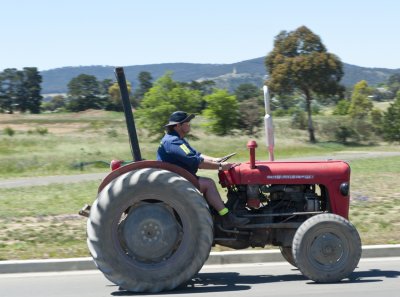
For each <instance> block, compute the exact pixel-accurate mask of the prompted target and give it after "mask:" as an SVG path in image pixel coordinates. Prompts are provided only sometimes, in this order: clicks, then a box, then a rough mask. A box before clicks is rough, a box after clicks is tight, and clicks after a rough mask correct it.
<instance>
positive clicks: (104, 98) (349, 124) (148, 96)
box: [0, 26, 400, 143]
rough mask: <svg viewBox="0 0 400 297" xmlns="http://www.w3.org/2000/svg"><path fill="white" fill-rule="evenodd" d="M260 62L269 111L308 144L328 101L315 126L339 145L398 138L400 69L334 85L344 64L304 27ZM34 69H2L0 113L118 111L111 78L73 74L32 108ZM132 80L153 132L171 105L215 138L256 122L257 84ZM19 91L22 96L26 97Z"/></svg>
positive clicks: (144, 121) (141, 115)
mask: <svg viewBox="0 0 400 297" xmlns="http://www.w3.org/2000/svg"><path fill="white" fill-rule="evenodd" d="M265 66H266V69H267V70H268V74H269V77H268V79H267V80H266V82H265V83H266V84H267V85H268V86H269V88H270V90H271V92H272V98H273V99H272V106H271V108H272V110H273V114H274V116H283V115H285V116H291V117H292V127H293V128H298V129H304V130H307V131H308V134H309V141H310V142H316V141H317V137H316V133H315V130H316V128H315V123H314V120H313V116H314V115H315V114H318V113H319V110H320V107H321V106H334V111H333V115H334V117H332V119H330V121H328V124H326V125H325V126H324V127H318V130H319V133H321V134H327V135H328V136H329V137H331V138H332V137H334V138H335V140H337V141H339V142H342V143H347V142H349V141H353V142H359V141H369V140H371V139H373V138H374V137H379V138H383V139H386V140H389V141H400V123H399V122H400V111H399V105H400V103H399V102H400V93H399V89H400V74H394V75H392V76H391V77H390V78H389V80H388V81H387V82H386V83H385V85H384V86H378V87H376V88H372V87H370V86H368V84H367V82H366V81H361V82H358V83H357V84H356V85H355V86H354V88H353V89H352V90H346V89H345V88H344V87H343V86H342V85H341V84H340V80H341V78H342V77H343V65H342V62H341V61H340V59H339V58H338V57H337V56H336V55H334V54H332V53H329V52H328V51H327V49H326V47H325V46H324V44H323V43H322V41H321V39H320V37H319V36H318V35H315V34H314V33H313V32H312V31H311V30H309V29H308V28H307V27H305V26H302V27H300V28H298V29H296V30H295V31H291V32H286V31H282V32H280V33H279V34H278V35H277V36H276V37H275V40H274V48H273V50H272V51H271V52H270V53H269V54H268V55H267V56H266V58H265ZM33 69H35V68H24V70H23V71H17V70H15V69H14V70H9V69H6V70H5V71H4V72H3V73H1V74H0V78H1V80H0V82H1V84H0V86H1V89H0V100H1V101H0V104H1V105H0V106H1V107H0V108H1V109H0V111H2V112H13V111H14V110H18V111H21V112H25V111H30V112H40V107H41V108H42V109H43V110H49V111H57V110H65V111H72V112H76V111H82V110H86V109H103V110H114V111H122V104H121V98H120V94H119V88H118V85H117V83H116V82H115V81H112V80H110V79H106V80H103V81H98V80H97V78H96V77H95V76H92V75H87V74H81V75H79V76H77V77H74V78H73V79H72V80H71V81H70V82H69V83H68V93H67V94H66V96H61V95H58V96H55V97H53V98H52V100H50V101H48V102H45V103H44V104H42V105H40V103H41V102H40V100H41V99H40V100H38V99H36V101H34V102H35V104H36V106H37V107H36V109H34V108H33V107H32V106H34V105H35V104H31V105H29V104H24V102H25V103H26V102H27V101H29V100H33V99H31V98H34V97H33V95H32V94H28V93H29V92H28V90H33V89H34V88H33V87H32V86H33V85H35V84H36V90H37V89H38V88H39V94H40V86H39V87H38V85H40V81H41V78H40V75H39V74H38V73H37V70H36V75H33ZM34 78H35V79H34ZM13 79H14V87H12V85H13V84H12V83H11V82H13ZM138 81H139V85H138V87H137V88H135V91H133V92H132V87H131V85H130V84H129V83H128V89H129V93H130V95H131V103H132V105H133V107H134V108H135V109H136V112H135V116H136V117H137V119H138V121H139V122H140V123H141V125H142V126H143V127H145V128H146V129H147V130H148V131H149V132H150V134H151V135H154V136H156V135H157V136H158V135H160V134H162V133H163V125H164V123H165V122H166V120H167V117H168V115H169V114H170V113H171V112H173V111H175V110H185V111H188V112H193V113H197V114H202V115H203V116H204V117H205V118H206V119H208V121H207V122H206V125H207V128H208V129H209V131H210V132H212V133H215V134H218V135H227V134H232V133H235V131H237V130H238V129H239V130H240V131H242V132H243V131H244V132H245V133H247V134H254V133H256V132H257V131H258V129H259V128H260V126H261V124H262V115H263V95H262V91H261V86H255V85H253V84H242V85H240V86H238V87H237V88H236V89H235V91H234V92H233V93H229V92H228V91H227V90H224V89H217V88H216V87H215V83H214V82H213V81H209V80H206V81H201V82H198V81H192V82H179V81H175V80H174V79H173V78H172V73H171V72H167V73H165V74H164V75H163V76H162V77H160V78H159V79H157V80H156V81H153V78H152V76H151V73H149V72H141V73H140V74H139V76H138ZM28 82H30V83H28ZM22 90H25V91H22ZM24 92H25V93H24ZM22 94H25V95H26V96H27V97H24V98H25V99H24V100H25V101H24V100H22ZM396 94H397V95H396ZM29 96H30V97H29ZM27 98H28V99H27ZM393 98H395V101H394V102H393V103H392V104H390V106H389V108H388V110H387V111H386V112H381V111H380V110H378V109H375V108H373V102H372V101H373V100H375V101H381V100H385V99H393ZM9 102H13V104H10V103H9ZM38 102H39V104H38ZM37 104H38V105H37Z"/></svg>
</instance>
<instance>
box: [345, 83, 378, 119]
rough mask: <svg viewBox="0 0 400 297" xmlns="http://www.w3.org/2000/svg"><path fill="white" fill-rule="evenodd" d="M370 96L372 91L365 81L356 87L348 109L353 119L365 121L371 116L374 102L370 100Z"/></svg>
mask: <svg viewBox="0 0 400 297" xmlns="http://www.w3.org/2000/svg"><path fill="white" fill-rule="evenodd" d="M370 94H371V89H370V88H369V87H368V83H367V82H366V81H365V80H362V81H360V82H358V83H356V84H355V85H354V90H353V94H352V95H351V102H350V106H349V109H348V113H349V115H350V117H352V118H353V119H364V118H366V117H367V116H368V115H369V114H370V112H371V110H372V108H373V106H374V105H373V103H372V101H371V100H370V99H369V98H368V96H369V95H370Z"/></svg>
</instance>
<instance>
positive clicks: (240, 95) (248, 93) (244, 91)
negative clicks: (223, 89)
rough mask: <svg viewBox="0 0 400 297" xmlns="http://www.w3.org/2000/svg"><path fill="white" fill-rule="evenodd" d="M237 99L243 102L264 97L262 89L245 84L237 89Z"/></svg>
mask: <svg viewBox="0 0 400 297" xmlns="http://www.w3.org/2000/svg"><path fill="white" fill-rule="evenodd" d="M235 95H236V99H237V100H238V101H239V102H241V101H244V100H247V99H250V98H257V97H261V96H262V92H261V89H260V88H258V87H257V86H256V85H253V84H250V83H245V84H241V85H239V86H238V87H237V88H236V89H235Z"/></svg>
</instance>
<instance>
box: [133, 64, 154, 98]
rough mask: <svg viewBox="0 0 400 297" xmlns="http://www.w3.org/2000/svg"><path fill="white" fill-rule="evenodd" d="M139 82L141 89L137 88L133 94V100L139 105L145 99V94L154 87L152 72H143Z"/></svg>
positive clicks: (140, 74)
mask: <svg viewBox="0 0 400 297" xmlns="http://www.w3.org/2000/svg"><path fill="white" fill-rule="evenodd" d="M138 80H139V88H137V89H136V91H135V93H134V94H133V98H134V99H135V101H136V102H137V103H139V102H140V101H141V100H142V99H143V97H144V94H146V93H147V92H148V91H149V90H150V89H151V88H152V87H153V83H152V82H151V81H152V80H153V77H152V76H151V74H150V72H147V71H142V72H140V73H139V75H138ZM135 105H137V104H135Z"/></svg>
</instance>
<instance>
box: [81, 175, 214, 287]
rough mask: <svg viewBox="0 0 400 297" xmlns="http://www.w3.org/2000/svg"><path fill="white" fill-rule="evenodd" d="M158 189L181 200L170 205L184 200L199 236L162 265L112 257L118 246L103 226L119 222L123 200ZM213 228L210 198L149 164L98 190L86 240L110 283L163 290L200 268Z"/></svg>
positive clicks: (189, 184)
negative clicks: (148, 166) (135, 262)
mask: <svg viewBox="0 0 400 297" xmlns="http://www.w3.org/2000/svg"><path fill="white" fill-rule="evenodd" d="M160 188H162V189H165V192H166V193H167V194H165V195H166V197H167V198H166V199H170V200H171V201H172V199H174V198H168V197H172V196H174V195H176V196H177V197H176V199H180V201H175V202H171V203H182V204H184V206H181V207H182V208H183V207H187V211H188V214H187V215H188V216H192V217H191V218H190V220H192V221H193V222H191V223H190V224H192V225H191V226H190V228H191V230H192V231H193V232H194V233H195V234H197V235H196V237H195V235H188V236H191V237H190V240H191V241H193V242H191V244H190V246H189V245H188V248H189V249H190V250H189V251H186V250H185V251H181V250H180V251H179V252H180V254H181V255H182V258H181V257H179V258H178V257H175V258H174V259H175V260H176V261H175V262H172V261H173V260H171V263H168V265H167V264H165V265H164V264H163V263H161V265H160V268H154V267H153V268H152V267H150V266H151V265H149V267H148V268H147V267H139V268H136V267H135V268H132V267H134V266H135V265H131V264H130V263H125V262H124V261H125V260H126V259H124V257H123V256H121V255H113V248H114V244H113V243H112V242H110V241H111V240H112V239H111V238H107V237H108V235H109V234H110V232H111V231H107V232H108V233H107V232H106V231H104V229H107V228H111V226H110V225H112V224H115V220H116V218H118V216H120V215H119V214H118V206H120V205H123V204H126V203H127V202H126V201H124V200H132V201H133V202H134V201H136V200H137V199H140V198H139V197H140V196H141V195H149V193H150V194H151V193H152V191H153V192H154V189H160ZM130 196H132V197H130ZM119 200H120V201H119ZM116 205H117V207H116ZM114 208H116V209H115V210H114ZM189 212H190V213H189ZM212 228H213V222H212V219H211V215H210V211H209V208H208V205H207V202H206V201H205V199H204V198H203V197H202V195H201V194H200V192H199V191H198V190H197V189H196V188H195V187H194V186H193V185H192V184H191V183H190V182H189V181H187V180H186V179H184V178H182V177H180V176H179V175H177V174H175V173H172V172H170V171H166V170H162V169H154V168H145V169H139V170H136V171H133V172H128V173H125V174H123V175H121V176H120V177H118V178H116V179H115V180H114V181H112V182H111V183H110V184H108V185H107V186H106V187H105V188H104V189H103V190H102V191H101V192H100V193H99V195H98V197H97V199H96V201H95V203H94V204H93V206H92V209H91V212H90V217H89V219H88V222H87V235H88V239H87V243H88V248H89V251H90V253H91V255H92V257H93V259H94V262H95V264H96V266H97V267H98V268H99V270H100V271H102V272H103V274H104V275H105V276H106V277H107V278H108V279H109V280H110V281H112V282H113V283H115V284H117V285H119V286H121V287H122V288H124V289H127V290H129V291H135V292H160V291H165V290H171V289H174V288H176V287H177V286H179V285H181V284H182V283H184V282H186V281H188V280H189V279H190V278H191V277H192V276H193V275H194V274H196V273H197V272H198V271H199V270H200V269H201V267H202V266H203V264H204V262H205V261H206V260H207V258H208V256H209V252H210V249H211V245H212V241H213V230H212ZM174 265H176V266H177V267H174ZM166 266H168V267H166ZM157 269H159V270H157ZM127 272H129V273H127ZM157 272H159V273H157ZM128 274H129V275H128Z"/></svg>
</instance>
